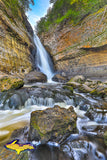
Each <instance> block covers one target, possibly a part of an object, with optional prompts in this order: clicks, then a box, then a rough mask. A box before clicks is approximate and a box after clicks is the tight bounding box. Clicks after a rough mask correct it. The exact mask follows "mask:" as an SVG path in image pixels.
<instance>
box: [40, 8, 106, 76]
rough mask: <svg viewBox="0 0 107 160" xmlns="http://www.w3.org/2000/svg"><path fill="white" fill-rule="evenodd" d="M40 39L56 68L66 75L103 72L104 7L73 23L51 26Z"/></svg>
mask: <svg viewBox="0 0 107 160" xmlns="http://www.w3.org/2000/svg"><path fill="white" fill-rule="evenodd" d="M40 38H41V40H42V42H43V44H44V45H45V46H46V48H48V51H50V53H51V55H52V57H53V59H54V64H55V65H56V66H55V67H56V69H57V70H58V71H63V72H65V73H66V74H67V75H68V77H70V76H71V75H77V74H82V75H84V76H94V77H95V76H96V77H99V76H105V75H107V6H105V7H104V8H102V9H100V10H99V11H98V12H96V13H94V14H90V15H89V16H87V17H86V18H84V19H83V20H82V21H81V23H80V24H78V25H76V26H73V25H70V24H67V25H65V26H62V28H61V27H60V26H56V27H53V28H52V27H51V30H50V31H49V32H48V33H42V34H41V35H40Z"/></svg>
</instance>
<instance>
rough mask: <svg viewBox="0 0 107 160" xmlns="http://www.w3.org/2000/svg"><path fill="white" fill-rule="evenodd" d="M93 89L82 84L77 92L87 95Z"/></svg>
mask: <svg viewBox="0 0 107 160" xmlns="http://www.w3.org/2000/svg"><path fill="white" fill-rule="evenodd" d="M92 90H93V89H92V88H90V87H88V86H87V85H85V84H82V85H81V86H80V87H79V91H81V92H84V93H89V92H91V91H92Z"/></svg>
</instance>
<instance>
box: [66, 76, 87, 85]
mask: <svg viewBox="0 0 107 160" xmlns="http://www.w3.org/2000/svg"><path fill="white" fill-rule="evenodd" d="M69 82H78V83H84V82H85V77H84V76H83V75H77V76H75V77H72V78H71V79H70V80H69Z"/></svg>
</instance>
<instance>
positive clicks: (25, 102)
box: [0, 83, 107, 160]
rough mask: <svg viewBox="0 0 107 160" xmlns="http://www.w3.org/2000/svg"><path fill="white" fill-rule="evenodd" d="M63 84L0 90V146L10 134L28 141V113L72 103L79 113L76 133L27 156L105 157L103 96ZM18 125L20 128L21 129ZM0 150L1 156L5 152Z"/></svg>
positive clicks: (55, 159) (37, 159)
mask: <svg viewBox="0 0 107 160" xmlns="http://www.w3.org/2000/svg"><path fill="white" fill-rule="evenodd" d="M63 86H64V84H61V83H52V84H51V83H35V84H32V85H26V86H24V87H23V88H21V89H19V90H16V91H8V92H5V93H1V94H0V144H1V145H0V147H1V148H3V145H4V144H5V143H6V142H7V141H9V139H10V137H11V135H12V136H13V137H12V138H14V139H17V138H18V139H20V141H21V142H22V143H25V142H27V135H28V129H29V122H30V113H31V112H32V111H34V110H43V109H45V108H49V107H53V106H54V105H55V104H58V105H59V106H60V107H64V108H68V107H69V106H73V107H74V110H75V112H76V113H77V117H78V118H77V123H76V126H77V133H75V134H71V135H70V136H69V137H68V138H67V139H66V140H65V141H64V142H63V143H62V144H61V145H57V144H55V143H49V144H47V145H38V147H37V149H36V150H35V151H32V152H28V159H30V160H69V159H71V160H106V159H107V148H106V146H105V145H104V138H103V135H104V132H105V131H106V130H107V105H104V101H103V99H101V98H99V97H96V98H94V97H91V96H90V95H89V94H84V93H79V92H78V91H77V90H76V89H75V90H74V93H73V95H70V94H69V91H68V90H64V89H63ZM20 128H23V130H22V131H21V132H20ZM18 129H19V131H18ZM14 130H15V131H16V132H13V131H14ZM32 143H36V142H32ZM5 152H6V151H5ZM10 152H11V151H10ZM1 153H2V154H1V157H2V156H3V155H4V154H3V152H1ZM5 154H6V153H5ZM1 157H0V159H2V158H1ZM8 159H9V158H7V160H8Z"/></svg>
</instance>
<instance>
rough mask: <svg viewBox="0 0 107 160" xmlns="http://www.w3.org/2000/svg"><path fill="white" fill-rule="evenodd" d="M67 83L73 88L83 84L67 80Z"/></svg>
mask: <svg viewBox="0 0 107 160" xmlns="http://www.w3.org/2000/svg"><path fill="white" fill-rule="evenodd" d="M66 84H67V85H69V86H72V87H73V88H78V87H80V86H81V84H80V83H78V82H67V83H66Z"/></svg>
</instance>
